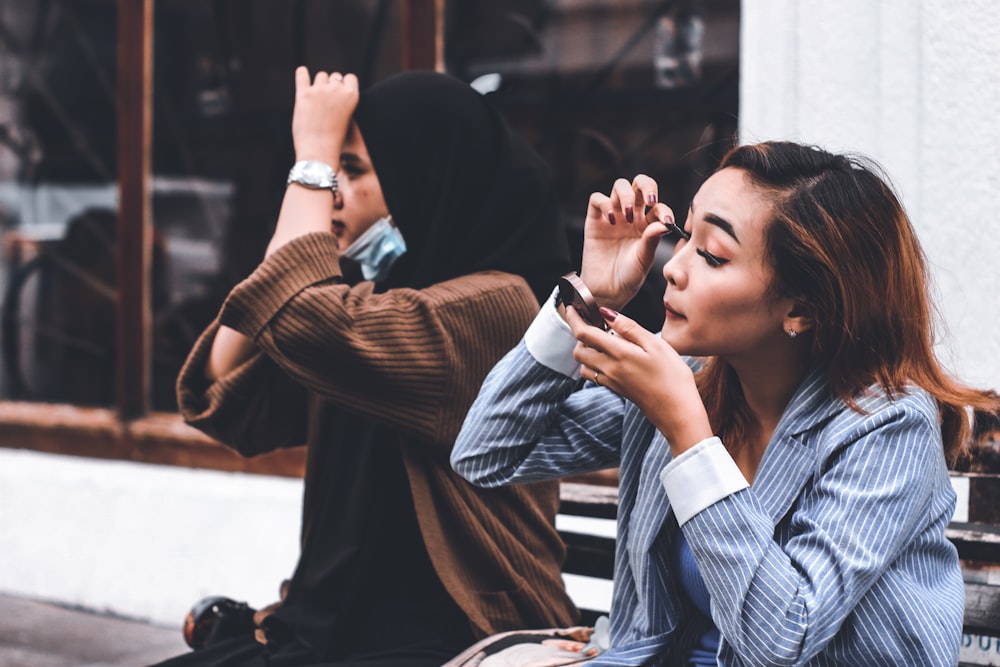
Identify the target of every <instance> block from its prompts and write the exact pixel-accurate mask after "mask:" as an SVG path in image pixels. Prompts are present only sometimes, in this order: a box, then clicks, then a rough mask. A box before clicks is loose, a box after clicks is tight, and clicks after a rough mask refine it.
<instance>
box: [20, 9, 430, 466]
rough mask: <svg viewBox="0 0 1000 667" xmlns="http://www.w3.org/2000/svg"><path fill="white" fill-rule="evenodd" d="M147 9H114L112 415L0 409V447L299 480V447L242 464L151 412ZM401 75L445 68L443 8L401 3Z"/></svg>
mask: <svg viewBox="0 0 1000 667" xmlns="http://www.w3.org/2000/svg"><path fill="white" fill-rule="evenodd" d="M154 1H155V0H118V3H117V7H118V25H117V38H118V45H117V53H118V79H117V84H116V85H117V90H116V101H117V113H118V118H117V142H118V147H117V151H118V153H117V155H118V174H117V177H116V181H117V186H118V228H117V234H118V246H117V250H116V252H117V258H116V268H117V271H118V275H119V276H121V277H122V279H121V280H119V281H118V283H119V284H118V287H117V301H116V310H115V326H116V333H117V341H118V344H117V347H116V350H115V378H116V384H115V387H116V389H115V391H116V394H115V403H114V407H113V408H89V407H81V406H76V405H72V404H44V403H34V402H26V401H0V447H7V448H13V449H31V450H36V451H40V452H47V453H54V454H69V455H75V456H86V457H93V458H103V459H117V460H133V461H143V462H149V463H161V464H171V465H182V466H189V467H194V468H211V469H218V470H231V471H243V472H254V473H262V474H272V475H284V476H291V477H299V476H301V475H302V473H303V471H304V469H305V451H304V448H302V447H297V448H293V449H286V450H280V451H276V452H271V453H269V454H265V455H262V456H257V457H253V458H249V459H248V458H244V457H242V456H240V455H238V454H236V453H235V452H233V451H232V450H230V449H228V448H226V447H224V446H222V445H221V444H220V443H218V442H217V441H215V440H213V439H212V438H210V437H208V436H206V435H204V434H203V433H201V432H200V431H198V430H196V429H194V428H192V427H190V426H188V425H186V424H185V423H184V422H183V419H182V418H181V416H180V414H177V413H165V412H152V411H150V393H151V381H152V380H151V377H152V326H151V323H152V305H151V299H150V288H151V274H152V237H153V227H152V201H151V182H152V181H151V179H152V174H151V165H152V122H153V117H152V86H153V34H154V25H153V14H154V11H153V10H154ZM400 2H401V3H402V5H401V8H400V9H401V15H402V17H403V33H402V41H403V44H402V58H401V59H402V62H401V63H400V64H401V68H402V69H404V70H405V69H436V70H438V71H441V70H443V67H444V58H443V53H444V30H443V25H444V0H400Z"/></svg>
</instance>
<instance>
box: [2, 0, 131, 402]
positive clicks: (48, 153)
mask: <svg viewBox="0 0 1000 667" xmlns="http://www.w3.org/2000/svg"><path fill="white" fill-rule="evenodd" d="M0 25H2V28H3V30H2V32H0V235H2V236H0V243H2V246H3V247H2V253H0V294H2V299H3V300H2V311H3V317H2V330H0V337H2V347H0V352H2V359H0V361H2V364H0V397H2V398H4V399H16V400H42V401H51V402H68V403H77V404H83V405H110V404H111V403H112V401H113V396H114V393H113V383H114V328H115V320H114V313H115V301H114V298H115V292H114V285H115V224H116V223H115V221H116V214H115V209H116V206H117V192H116V164H115V161H116V151H115V147H116V126H117V122H116V115H115V107H116V104H115V102H116V46H117V12H116V6H115V3H114V2H95V1H83V0H81V1H80V2H72V3H60V2H56V3H48V2H30V1H28V0H19V1H16V2H5V3H2V4H0Z"/></svg>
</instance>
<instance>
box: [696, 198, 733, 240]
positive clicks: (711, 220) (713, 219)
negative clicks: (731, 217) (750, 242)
mask: <svg viewBox="0 0 1000 667" xmlns="http://www.w3.org/2000/svg"><path fill="white" fill-rule="evenodd" d="M688 211H689V212H690V213H691V214H692V215H693V214H694V204H693V203H692V204H691V206H689V207H688ZM705 222H707V223H708V224H710V225H715V226H716V227H718V228H719V229H721V230H722V231H724V232H725V233H726V234H729V235H730V236H732V237H733V240H734V241H736V242H737V243H739V242H740V237H738V236H736V230H735V229H733V226H732V224H730V222H729V221H728V220H726V219H725V218H721V217H719V216H717V215H716V214H715V213H706V214H705Z"/></svg>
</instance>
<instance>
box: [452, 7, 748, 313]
mask: <svg viewBox="0 0 1000 667" xmlns="http://www.w3.org/2000/svg"><path fill="white" fill-rule="evenodd" d="M446 25H447V40H446V49H445V55H446V62H447V67H448V70H449V71H450V72H452V73H453V74H455V75H456V76H458V77H460V78H462V79H464V80H467V81H470V82H473V83H474V85H476V86H478V87H480V88H481V89H482V90H484V91H486V90H488V91H492V92H490V93H489V94H490V95H491V97H492V98H493V100H494V101H495V102H496V103H497V104H498V105H499V106H500V108H501V109H502V110H503V111H504V113H505V114H506V115H507V116H508V118H509V119H510V120H511V122H512V123H513V124H514V125H515V126H517V127H518V128H519V129H521V130H522V131H523V132H524V133H525V134H526V135H527V136H528V137H530V138H531V140H532V141H533V143H534V144H535V146H536V147H537V148H538V149H539V150H540V151H541V153H542V154H543V155H544V156H545V158H546V159H547V160H548V162H549V164H550V165H551V167H552V170H553V173H554V175H555V178H556V180H557V184H558V187H559V192H560V199H561V202H562V205H563V211H564V214H565V217H566V220H567V222H568V224H569V225H570V226H571V231H570V234H571V240H572V241H573V242H574V244H575V245H576V246H578V247H580V246H581V243H582V231H581V226H582V223H583V219H584V215H585V213H586V207H587V200H588V198H589V196H590V193H591V192H594V191H601V192H608V190H609V189H610V187H611V184H612V183H613V182H614V180H615V179H616V178H618V177H625V178H631V177H633V176H635V175H636V174H639V173H645V174H649V175H650V176H652V177H654V178H655V179H656V180H657V182H658V184H659V186H660V199H661V200H662V201H665V202H666V203H667V204H669V205H670V206H671V207H673V208H674V210H675V211H679V212H680V213H679V216H682V215H683V212H684V211H686V210H687V207H688V204H689V203H690V199H691V197H692V196H693V195H694V191H695V190H696V189H697V187H698V186H699V185H700V183H701V181H702V180H703V179H704V177H706V176H707V175H708V174H709V173H710V172H711V171H712V170H713V169H714V168H715V166H716V165H717V164H718V161H719V159H720V158H721V157H722V154H723V153H724V152H725V151H726V149H728V148H729V147H730V146H732V145H733V143H734V141H735V138H736V129H737V126H736V119H737V111H738V100H739V2H738V0H677V1H672V2H671V1H668V2H664V1H663V0H555V1H551V0H546V1H543V0H519V1H517V2H514V1H509V2H501V3H497V2H490V1H488V0H476V1H474V2H469V1H463V2H451V3H448V21H447V24H446ZM663 251H664V259H665V258H666V257H668V256H669V252H670V247H669V245H668V244H667V243H666V242H665V243H664V248H663ZM662 280H663V278H662V276H661V275H658V274H657V272H652V273H651V275H650V279H649V281H648V282H647V286H646V289H645V290H644V291H643V293H642V294H641V295H640V297H639V298H638V299H637V300H636V302H635V303H633V304H632V306H631V307H630V308H628V309H626V313H627V314H629V315H631V316H633V317H637V318H638V319H639V320H640V321H642V322H643V324H645V325H646V326H647V327H648V328H658V327H659V326H660V325H662V323H663V308H662V304H661V302H662V294H663V291H662V287H663V285H662Z"/></svg>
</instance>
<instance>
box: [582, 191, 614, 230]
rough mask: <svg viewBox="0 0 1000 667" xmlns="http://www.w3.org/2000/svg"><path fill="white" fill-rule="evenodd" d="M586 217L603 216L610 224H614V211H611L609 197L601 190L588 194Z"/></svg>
mask: <svg viewBox="0 0 1000 667" xmlns="http://www.w3.org/2000/svg"><path fill="white" fill-rule="evenodd" d="M588 207H589V211H588V213H587V215H588V217H594V218H598V219H600V218H603V219H605V220H607V221H608V223H610V224H612V225H613V224H615V216H614V213H612V212H611V198H610V197H608V196H607V195H606V194H604V193H603V192H593V193H591V195H590V203H589V204H588Z"/></svg>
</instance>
